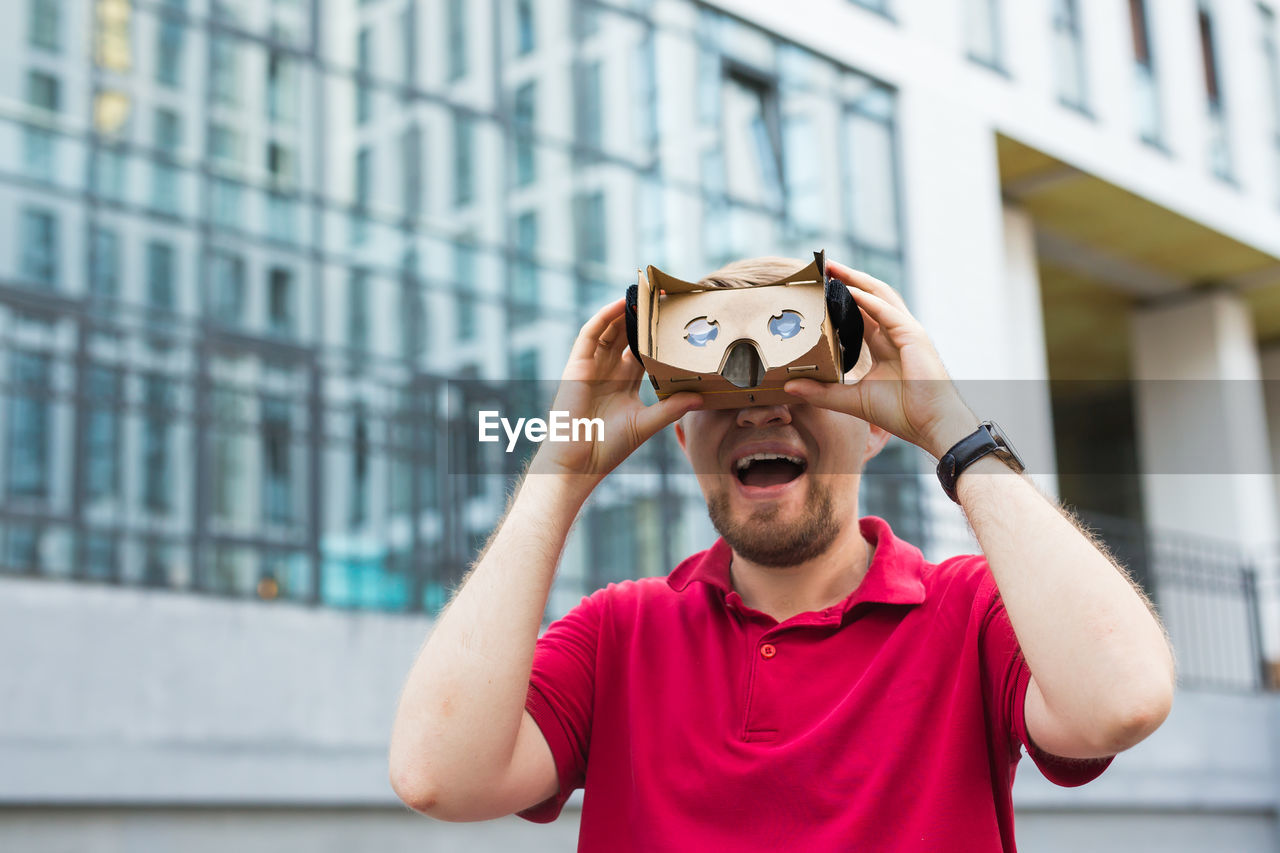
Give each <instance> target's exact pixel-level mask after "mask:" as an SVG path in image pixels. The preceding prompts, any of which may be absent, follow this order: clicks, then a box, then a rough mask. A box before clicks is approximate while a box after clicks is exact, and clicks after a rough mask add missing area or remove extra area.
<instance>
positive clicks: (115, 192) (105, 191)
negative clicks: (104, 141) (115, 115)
mask: <svg viewBox="0 0 1280 853" xmlns="http://www.w3.org/2000/svg"><path fill="white" fill-rule="evenodd" d="M128 174H129V158H128V155H127V154H126V153H125V150H124V148H122V147H119V146H116V145H103V146H101V147H98V148H95V149H94V151H93V180H92V181H91V182H90V183H91V185H92V187H93V191H94V192H95V193H97V194H98V195H99V196H101V197H102V198H103V199H106V200H109V201H119V202H123V201H127V200H128V197H127V193H128V187H129V180H128Z"/></svg>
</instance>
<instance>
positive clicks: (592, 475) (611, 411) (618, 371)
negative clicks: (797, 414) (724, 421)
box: [529, 299, 702, 496]
mask: <svg viewBox="0 0 1280 853" xmlns="http://www.w3.org/2000/svg"><path fill="white" fill-rule="evenodd" d="M624 301H625V300H622V299H618V300H616V301H614V302H611V303H609V304H608V305H606V306H604V307H603V308H601V309H600V310H599V311H597V312H596V314H595V316H594V317H592V318H591V319H590V320H588V321H587V322H586V325H584V326H583V327H582V330H581V331H580V332H579V333H578V339H577V340H576V341H575V342H574V344H573V350H572V351H571V352H570V353H569V361H568V363H567V364H566V365H565V368H564V373H563V374H562V375H561V378H560V387H559V389H558V390H557V391H556V398H555V402H554V403H552V406H551V408H552V409H553V410H554V411H565V412H568V413H569V416H570V417H571V418H600V419H601V420H602V421H603V422H604V430H603V432H604V436H603V440H601V441H579V442H544V443H543V444H542V446H541V447H540V448H539V449H538V452H537V454H536V455H535V456H534V458H533V462H532V463H531V464H530V466H529V473H530V474H562V475H564V474H567V475H572V479H573V480H574V481H576V482H575V485H577V486H578V487H579V488H580V489H582V490H583V492H584V496H585V494H589V493H590V491H591V490H592V489H594V488H595V487H596V485H597V484H598V483H599V482H600V481H601V480H602V479H604V477H605V475H606V474H608V473H609V472H610V471H612V470H613V469H614V468H616V467H617V466H618V465H619V464H620V463H621V462H622V460H624V459H626V458H627V457H628V456H630V455H631V454H632V453H633V452H634V451H635V450H636V448H638V447H639V446H640V445H641V444H643V443H644V442H645V441H647V440H649V439H650V438H651V437H653V436H654V435H656V434H657V433H658V432H659V431H660V430H662V428H663V427H665V426H667V425H668V424H671V423H675V422H676V421H677V420H679V419H680V417H681V416H682V415H684V414H685V413H686V412H690V411H693V410H694V409H697V408H700V407H701V405H702V395H701V394H696V393H694V392H692V391H682V392H680V393H679V394H673V395H672V396H670V397H668V398H667V399H665V400H661V401H659V402H657V403H654V404H653V405H651V406H646V405H645V404H644V403H642V402H640V382H641V380H642V379H643V378H644V367H643V366H642V365H641V364H640V362H639V361H637V360H636V357H635V355H634V354H633V353H632V352H631V348H630V347H629V346H628V345H627V329H626V319H625V317H624V316H623V310H624Z"/></svg>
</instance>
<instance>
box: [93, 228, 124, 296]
mask: <svg viewBox="0 0 1280 853" xmlns="http://www.w3.org/2000/svg"><path fill="white" fill-rule="evenodd" d="M89 245H90V251H89V296H90V297H92V298H93V299H95V300H99V301H110V300H114V299H116V298H118V297H119V295H120V235H119V234H117V233H116V232H115V231H112V230H110V229H108V228H103V227H101V226H97V225H95V226H94V227H93V228H91V229H90V241H89Z"/></svg>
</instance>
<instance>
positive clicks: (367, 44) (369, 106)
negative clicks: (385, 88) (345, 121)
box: [356, 27, 373, 124]
mask: <svg viewBox="0 0 1280 853" xmlns="http://www.w3.org/2000/svg"><path fill="white" fill-rule="evenodd" d="M372 62H373V33H372V32H371V31H370V30H369V28H368V27H363V28H362V29H361V30H360V34H359V35H358V36H357V37H356V123H357V124H366V123H367V122H368V121H369V119H370V117H371V116H372V115H373V87H372V86H371V85H370V82H369V70H370V67H371V65H372Z"/></svg>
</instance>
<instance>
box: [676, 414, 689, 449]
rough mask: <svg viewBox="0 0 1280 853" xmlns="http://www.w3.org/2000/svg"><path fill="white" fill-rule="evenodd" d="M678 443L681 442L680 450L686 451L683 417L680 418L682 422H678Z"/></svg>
mask: <svg viewBox="0 0 1280 853" xmlns="http://www.w3.org/2000/svg"><path fill="white" fill-rule="evenodd" d="M676 441H678V442H680V449H681V450H685V446H684V417H683V416H682V417H681V418H680V420H678V421H676ZM685 452H686V453H688V451H687V450H686V451H685Z"/></svg>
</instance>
